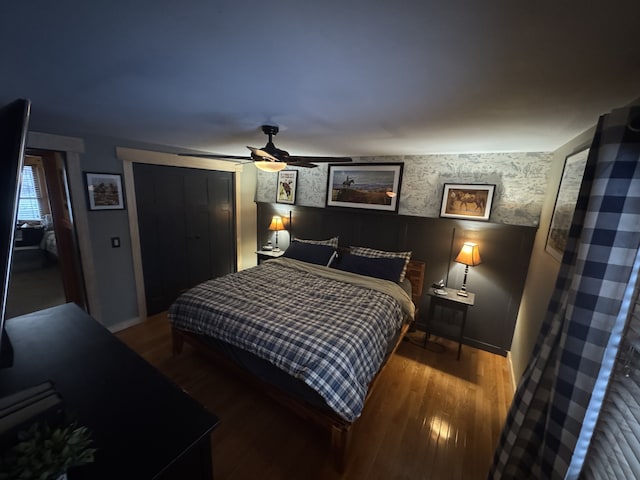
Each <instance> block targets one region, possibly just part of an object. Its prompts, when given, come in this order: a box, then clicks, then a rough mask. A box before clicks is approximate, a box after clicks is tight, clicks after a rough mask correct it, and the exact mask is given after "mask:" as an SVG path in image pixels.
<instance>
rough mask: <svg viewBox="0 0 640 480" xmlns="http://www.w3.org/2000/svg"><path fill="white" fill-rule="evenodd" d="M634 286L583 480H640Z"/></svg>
mask: <svg viewBox="0 0 640 480" xmlns="http://www.w3.org/2000/svg"><path fill="white" fill-rule="evenodd" d="M638 291H639V289H638V285H636V287H635V292H634V296H633V303H632V307H631V309H630V315H629V319H628V321H627V327H626V330H625V333H624V337H623V339H622V345H621V348H620V351H619V353H618V357H617V359H616V365H615V367H614V373H613V376H612V378H611V380H610V382H609V388H608V391H607V393H606V396H605V399H604V403H603V405H602V410H601V412H600V416H599V417H598V422H597V424H596V428H595V431H594V434H593V437H592V440H591V445H590V446H589V451H588V453H587V457H586V461H585V464H584V467H583V470H582V473H581V475H580V478H581V479H598V480H602V479H613V480H619V479H622V478H624V479H626V478H640V304H639V299H638Z"/></svg>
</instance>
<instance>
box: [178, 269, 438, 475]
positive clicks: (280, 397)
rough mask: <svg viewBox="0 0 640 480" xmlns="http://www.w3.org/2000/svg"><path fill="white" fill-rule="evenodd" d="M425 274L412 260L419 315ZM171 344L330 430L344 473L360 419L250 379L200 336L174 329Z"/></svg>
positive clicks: (410, 273)
mask: <svg viewBox="0 0 640 480" xmlns="http://www.w3.org/2000/svg"><path fill="white" fill-rule="evenodd" d="M424 272H425V263H424V262H419V261H415V260H411V261H410V262H409V265H408V267H407V274H406V277H407V278H408V279H409V281H410V282H411V293H412V295H411V296H412V300H413V303H414V304H415V305H416V315H417V307H418V306H419V305H420V300H421V298H422V288H423V284H424ZM409 327H410V322H405V323H404V324H403V326H402V330H401V333H400V335H399V337H398V340H397V342H396V344H395V345H394V347H393V350H392V352H391V353H390V354H389V356H388V357H387V361H388V359H389V358H391V355H393V354H394V353H395V351H396V349H397V348H398V346H399V345H400V342H402V340H403V338H404V336H405V334H406V333H407V331H408V330H409ZM172 342H173V354H174V355H178V354H180V353H181V352H182V349H183V346H184V342H187V343H188V344H190V345H191V346H193V347H194V348H196V349H198V350H200V351H202V352H204V353H205V354H207V355H208V356H210V357H212V358H214V359H215V360H216V361H218V362H221V363H222V364H223V365H225V366H226V367H227V368H230V369H232V370H235V371H236V372H237V373H238V374H240V375H242V376H244V377H245V378H246V379H247V380H248V381H250V382H253V383H254V384H257V385H258V386H259V387H260V388H261V389H262V390H263V391H264V392H265V393H266V394H268V395H269V396H270V397H272V398H273V399H275V400H276V401H278V402H279V403H281V404H282V405H284V406H285V407H287V408H289V409H290V410H291V411H293V412H294V413H296V414H298V415H300V416H302V417H303V418H305V419H307V420H310V421H313V422H315V423H316V424H318V425H320V426H321V427H323V428H325V429H327V430H329V431H330V432H331V453H332V457H333V462H334V465H335V467H336V469H337V470H338V471H340V472H343V471H344V469H345V467H346V463H347V453H348V449H349V440H350V437H351V427H352V426H353V425H354V424H355V422H356V421H357V419H356V420H355V421H354V422H348V421H347V420H345V419H343V418H342V417H340V416H338V415H337V414H335V413H333V412H331V411H328V410H323V409H320V408H318V407H316V406H314V405H311V404H310V403H307V402H305V401H302V400H300V399H298V398H295V397H293V396H291V395H289V394H288V393H286V392H284V391H282V390H280V389H278V388H276V387H274V386H273V385H271V384H268V383H266V382H263V381H261V380H259V379H258V378H256V377H254V376H253V375H251V374H250V373H249V372H248V371H246V370H245V369H243V368H242V367H240V366H239V365H237V364H236V363H234V362H233V361H232V360H230V359H229V358H228V357H226V356H225V355H224V354H223V353H220V352H217V351H215V350H212V349H211V348H210V347H208V346H207V344H206V343H205V342H204V341H203V340H202V339H200V338H199V337H198V335H196V334H194V333H191V332H187V331H184V330H180V329H178V328H176V327H172ZM387 361H385V363H384V364H383V365H382V366H381V367H380V370H379V371H378V373H377V374H376V375H375V377H374V378H373V380H372V381H371V383H370V384H369V390H368V391H367V396H366V398H365V406H366V402H367V400H368V399H369V397H370V396H371V393H372V392H373V389H374V387H375V385H376V383H377V380H378V378H379V377H380V375H381V374H382V372H383V371H384V369H385V367H386V365H387Z"/></svg>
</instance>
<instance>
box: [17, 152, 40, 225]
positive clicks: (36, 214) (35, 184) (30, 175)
mask: <svg viewBox="0 0 640 480" xmlns="http://www.w3.org/2000/svg"><path fill="white" fill-rule="evenodd" d="M41 200H42V190H41V188H40V175H39V172H38V169H36V168H34V167H33V166H31V165H25V166H24V167H22V185H21V187H20V199H19V201H18V220H38V221H39V220H40V219H41V218H42V216H41V210H40V202H41Z"/></svg>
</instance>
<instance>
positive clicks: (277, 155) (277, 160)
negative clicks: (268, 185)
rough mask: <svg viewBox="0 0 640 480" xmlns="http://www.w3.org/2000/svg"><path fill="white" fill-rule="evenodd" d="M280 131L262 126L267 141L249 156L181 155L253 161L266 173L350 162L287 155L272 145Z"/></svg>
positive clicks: (274, 127) (349, 159)
mask: <svg viewBox="0 0 640 480" xmlns="http://www.w3.org/2000/svg"><path fill="white" fill-rule="evenodd" d="M279 130H280V129H279V128H278V127H277V126H275V125H262V132H263V133H264V134H265V135H268V136H269V141H268V142H267V144H266V145H265V146H264V147H262V148H255V147H249V146H247V148H248V149H249V150H250V152H251V153H250V155H249V156H246V157H245V156H239V155H216V154H190V153H184V154H181V155H185V156H190V157H203V158H229V159H233V160H253V162H254V163H255V165H256V167H257V168H259V169H260V170H264V171H267V172H277V171H279V170H282V169H283V168H286V166H287V165H291V166H294V167H307V168H314V167H317V165H316V163H338V162H351V161H352V159H351V157H309V156H295V155H289V152H287V151H286V150H282V149H280V148H278V147H276V146H275V145H274V144H273V136H274V135H276V134H277V133H278V131H279Z"/></svg>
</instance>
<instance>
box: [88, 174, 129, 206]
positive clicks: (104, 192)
mask: <svg viewBox="0 0 640 480" xmlns="http://www.w3.org/2000/svg"><path fill="white" fill-rule="evenodd" d="M85 182H86V184H87V202H88V205H89V210H122V209H124V192H123V190H122V176H121V175H119V174H117V173H93V172H85Z"/></svg>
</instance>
